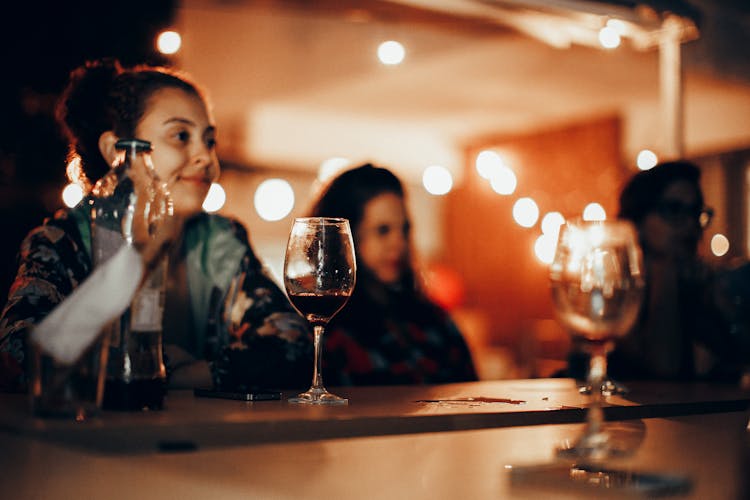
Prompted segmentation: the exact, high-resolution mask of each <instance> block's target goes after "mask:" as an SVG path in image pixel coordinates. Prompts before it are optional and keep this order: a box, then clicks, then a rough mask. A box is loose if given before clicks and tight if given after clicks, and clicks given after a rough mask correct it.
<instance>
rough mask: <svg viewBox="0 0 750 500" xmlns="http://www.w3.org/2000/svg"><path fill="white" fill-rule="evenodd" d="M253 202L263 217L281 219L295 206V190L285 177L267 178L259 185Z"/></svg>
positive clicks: (264, 218) (271, 219) (268, 219)
mask: <svg viewBox="0 0 750 500" xmlns="http://www.w3.org/2000/svg"><path fill="white" fill-rule="evenodd" d="M253 202H254V205H255V211H256V212H258V215H259V216H260V217H261V219H263V220H267V221H277V220H281V219H283V218H284V217H286V216H287V215H289V212H291V211H292V208H294V190H293V189H292V186H290V185H289V183H288V182H287V181H285V180H284V179H267V180H265V181H263V182H261V183H260V185H259V186H258V189H257V190H256V191H255V198H254V200H253Z"/></svg>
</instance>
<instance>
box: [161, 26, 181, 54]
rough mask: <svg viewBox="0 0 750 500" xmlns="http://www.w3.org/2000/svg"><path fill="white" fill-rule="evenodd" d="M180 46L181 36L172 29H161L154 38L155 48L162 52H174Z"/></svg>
mask: <svg viewBox="0 0 750 500" xmlns="http://www.w3.org/2000/svg"><path fill="white" fill-rule="evenodd" d="M181 46H182V37H181V36H180V34H179V33H177V32H176V31H172V30H167V31H162V32H161V33H159V36H158V37H157V38H156V48H157V49H158V50H159V52H161V53H162V54H166V55H171V54H176V53H177V51H178V50H180V47H181Z"/></svg>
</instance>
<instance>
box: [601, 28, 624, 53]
mask: <svg viewBox="0 0 750 500" xmlns="http://www.w3.org/2000/svg"><path fill="white" fill-rule="evenodd" d="M620 40H621V39H620V34H619V33H618V32H617V29H615V28H613V27H612V26H605V27H603V28H602V29H600V30H599V44H600V45H601V46H602V47H604V48H605V49H616V48H617V47H619V46H620Z"/></svg>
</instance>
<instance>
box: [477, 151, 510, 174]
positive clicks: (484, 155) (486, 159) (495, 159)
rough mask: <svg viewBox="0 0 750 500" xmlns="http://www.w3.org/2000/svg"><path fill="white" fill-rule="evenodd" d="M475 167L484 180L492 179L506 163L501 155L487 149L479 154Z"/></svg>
mask: <svg viewBox="0 0 750 500" xmlns="http://www.w3.org/2000/svg"><path fill="white" fill-rule="evenodd" d="M474 165H475V167H476V169H477V172H478V173H479V175H480V176H481V177H482V178H484V179H492V177H493V176H494V174H495V172H497V171H499V170H500V169H501V168H502V167H503V166H504V165H505V163H504V162H503V159H502V158H501V157H500V155H499V154H497V153H495V152H494V151H490V150H489V149H485V150H484V151H480V152H479V154H478V155H477V159H476V162H475V164H474Z"/></svg>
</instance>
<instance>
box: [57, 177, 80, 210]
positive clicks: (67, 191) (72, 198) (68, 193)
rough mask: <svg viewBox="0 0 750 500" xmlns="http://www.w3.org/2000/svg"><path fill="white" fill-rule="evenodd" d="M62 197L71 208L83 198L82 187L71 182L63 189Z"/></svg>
mask: <svg viewBox="0 0 750 500" xmlns="http://www.w3.org/2000/svg"><path fill="white" fill-rule="evenodd" d="M62 199H63V203H65V205H66V206H67V207H70V208H73V207H74V206H76V205H78V203H80V201H81V200H82V199H83V189H82V188H81V186H79V185H78V184H75V183H72V182H71V183H70V184H68V185H67V186H65V188H64V189H63V191H62Z"/></svg>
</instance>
